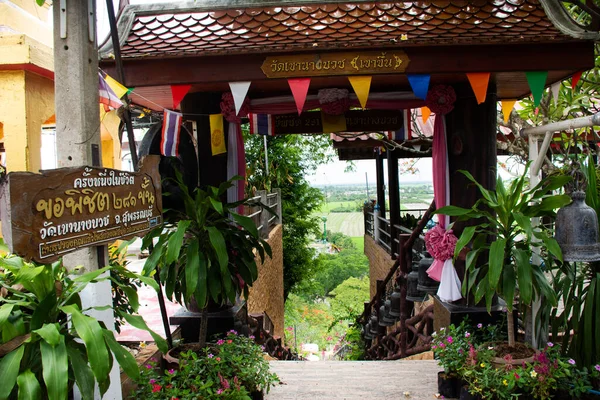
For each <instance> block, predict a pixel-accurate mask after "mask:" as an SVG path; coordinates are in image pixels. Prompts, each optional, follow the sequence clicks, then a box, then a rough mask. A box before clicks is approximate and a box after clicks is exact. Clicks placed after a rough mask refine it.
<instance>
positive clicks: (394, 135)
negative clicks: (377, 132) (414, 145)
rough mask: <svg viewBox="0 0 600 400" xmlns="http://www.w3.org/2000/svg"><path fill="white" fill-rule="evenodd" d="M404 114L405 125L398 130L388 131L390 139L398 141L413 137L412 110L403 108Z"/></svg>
mask: <svg viewBox="0 0 600 400" xmlns="http://www.w3.org/2000/svg"><path fill="white" fill-rule="evenodd" d="M403 114H404V118H403V119H404V123H403V125H404V126H403V127H402V128H400V129H398V130H397V131H388V139H390V140H393V141H396V142H405V141H407V140H410V139H412V131H411V129H410V110H403Z"/></svg>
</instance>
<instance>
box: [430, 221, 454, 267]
mask: <svg viewBox="0 0 600 400" xmlns="http://www.w3.org/2000/svg"><path fill="white" fill-rule="evenodd" d="M456 242H458V239H457V238H456V236H455V235H454V233H452V229H448V230H444V229H442V228H441V227H440V226H439V225H436V226H435V227H433V228H432V229H430V230H429V231H428V232H427V233H426V234H425V246H426V247H427V251H428V252H429V254H431V255H432V256H433V258H435V259H436V260H440V261H446V260H448V259H451V258H452V257H453V256H454V249H455V248H456Z"/></svg>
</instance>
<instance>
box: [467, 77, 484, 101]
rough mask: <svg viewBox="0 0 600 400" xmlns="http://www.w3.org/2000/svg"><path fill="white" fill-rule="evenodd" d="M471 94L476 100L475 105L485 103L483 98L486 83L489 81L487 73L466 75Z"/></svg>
mask: <svg viewBox="0 0 600 400" xmlns="http://www.w3.org/2000/svg"><path fill="white" fill-rule="evenodd" d="M467 78H468V79H469V83H470V84H471V88H472V89H473V93H475V97H476V98H477V104H481V103H484V102H485V96H486V94H487V88H488V83H489V81H490V73H489V72H471V73H468V74H467Z"/></svg>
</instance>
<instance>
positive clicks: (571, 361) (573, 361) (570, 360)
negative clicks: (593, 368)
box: [567, 358, 575, 365]
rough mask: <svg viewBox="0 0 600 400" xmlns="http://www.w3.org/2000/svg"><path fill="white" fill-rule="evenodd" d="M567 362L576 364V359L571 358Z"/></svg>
mask: <svg viewBox="0 0 600 400" xmlns="http://www.w3.org/2000/svg"><path fill="white" fill-rule="evenodd" d="M567 362H568V363H569V364H571V365H575V360H573V359H572V358H569V361H567Z"/></svg>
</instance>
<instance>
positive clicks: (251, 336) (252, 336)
mask: <svg viewBox="0 0 600 400" xmlns="http://www.w3.org/2000/svg"><path fill="white" fill-rule="evenodd" d="M248 337H249V338H250V339H251V340H254V339H256V338H255V337H254V335H250V336H248Z"/></svg>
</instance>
